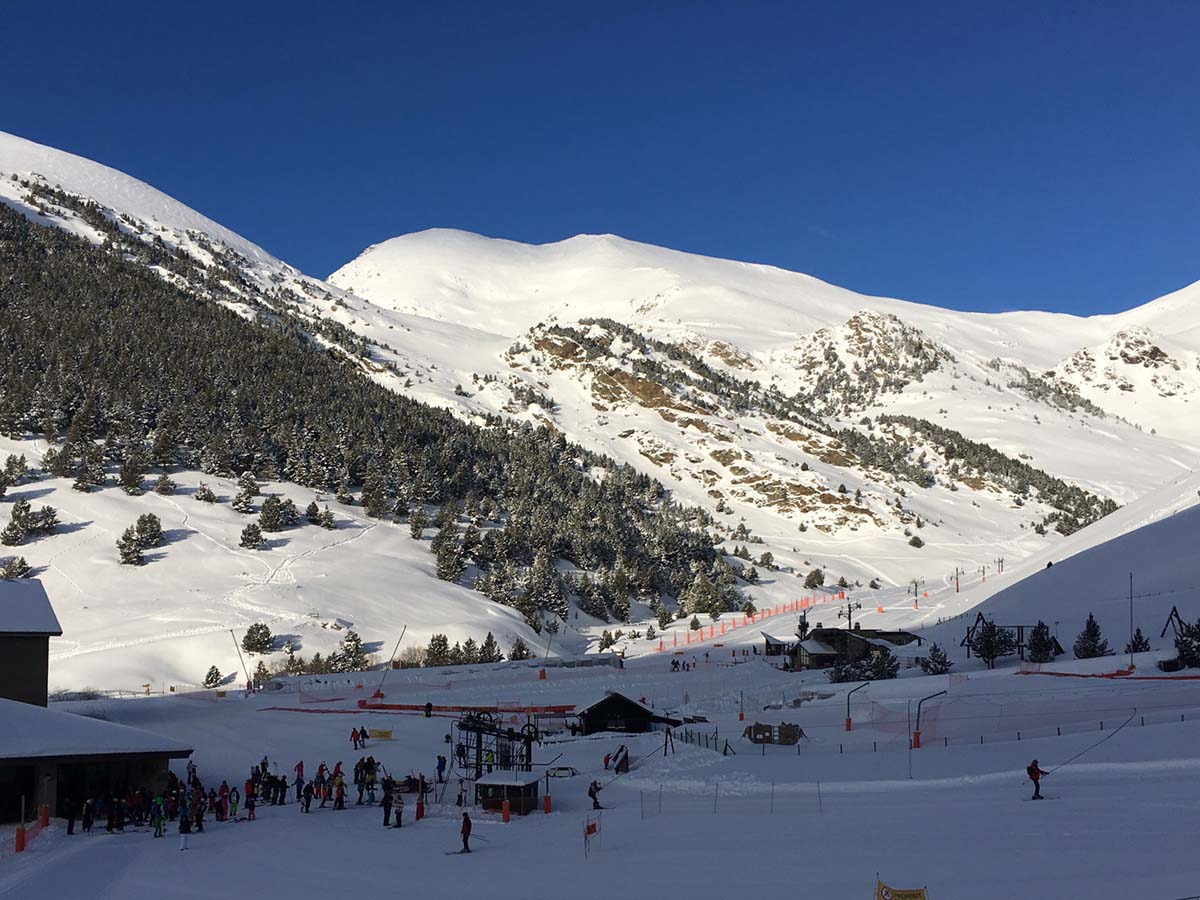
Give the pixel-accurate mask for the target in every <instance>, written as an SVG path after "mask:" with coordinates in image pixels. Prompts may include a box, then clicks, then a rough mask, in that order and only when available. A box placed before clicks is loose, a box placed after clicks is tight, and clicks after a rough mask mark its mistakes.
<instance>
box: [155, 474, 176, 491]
mask: <svg viewBox="0 0 1200 900" xmlns="http://www.w3.org/2000/svg"><path fill="white" fill-rule="evenodd" d="M176 487H177V485H176V484H175V482H174V481H172V480H171V476H170V475H168V474H167V473H166V472H163V473H162V474H161V475H159V476H158V478H157V479H155V481H154V493H156V494H160V495H161V496H163V497H167V496H170V495H171V494H173V493H175V489H176Z"/></svg>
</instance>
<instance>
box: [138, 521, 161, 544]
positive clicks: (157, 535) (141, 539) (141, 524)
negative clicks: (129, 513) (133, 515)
mask: <svg viewBox="0 0 1200 900" xmlns="http://www.w3.org/2000/svg"><path fill="white" fill-rule="evenodd" d="M136 531H137V541H138V546H139V547H141V548H142V549H143V550H149V549H150V548H151V547H157V546H159V545H160V544H162V542H163V530H162V522H160V521H159V519H158V516H156V515H154V513H144V514H143V515H140V516H138V520H137V525H136Z"/></svg>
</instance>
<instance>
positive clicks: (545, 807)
mask: <svg viewBox="0 0 1200 900" xmlns="http://www.w3.org/2000/svg"><path fill="white" fill-rule="evenodd" d="M542 811H543V812H545V813H546V815H550V795H549V794H547V795H546V796H545V797H543V798H542Z"/></svg>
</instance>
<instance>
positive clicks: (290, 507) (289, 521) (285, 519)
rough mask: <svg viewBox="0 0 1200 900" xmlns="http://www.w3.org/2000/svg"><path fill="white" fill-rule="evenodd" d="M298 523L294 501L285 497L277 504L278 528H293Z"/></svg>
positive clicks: (297, 512) (298, 513)
mask: <svg viewBox="0 0 1200 900" xmlns="http://www.w3.org/2000/svg"><path fill="white" fill-rule="evenodd" d="M299 523H300V510H299V509H297V508H296V501H295V500H293V499H292V498H291V497H287V498H286V499H284V500H283V501H282V502H281V503H280V504H279V527H280V528H281V529H282V528H295V527H296V525H298V524H299Z"/></svg>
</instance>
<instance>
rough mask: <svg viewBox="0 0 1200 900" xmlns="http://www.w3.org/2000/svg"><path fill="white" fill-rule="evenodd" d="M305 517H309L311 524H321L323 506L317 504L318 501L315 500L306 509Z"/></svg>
mask: <svg viewBox="0 0 1200 900" xmlns="http://www.w3.org/2000/svg"><path fill="white" fill-rule="evenodd" d="M304 517H305V518H306V519H308V524H309V525H320V524H321V508H320V507H319V506H317V501H316V500H313V501H312V502H311V503H309V504H308V506H307V507H305V509H304Z"/></svg>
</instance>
